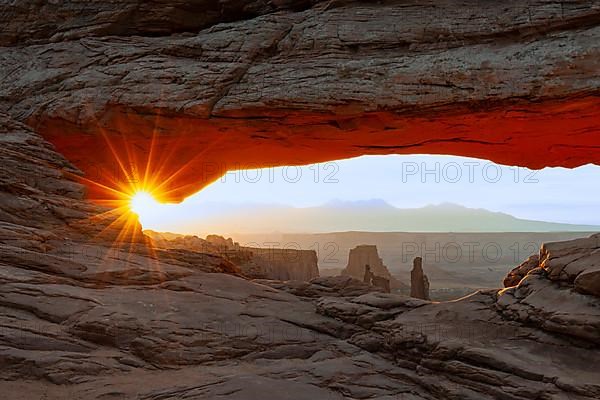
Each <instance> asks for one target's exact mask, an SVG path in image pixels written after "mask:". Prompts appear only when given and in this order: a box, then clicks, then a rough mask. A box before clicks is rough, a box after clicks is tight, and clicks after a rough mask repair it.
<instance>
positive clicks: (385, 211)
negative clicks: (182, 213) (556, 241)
mask: <svg viewBox="0 0 600 400" xmlns="http://www.w3.org/2000/svg"><path fill="white" fill-rule="evenodd" d="M202 209H203V212H202V216H201V217H200V216H199V219H198V220H195V219H194V218H193V217H190V220H189V221H188V224H187V225H188V229H187V230H192V229H190V228H192V226H191V225H197V226H198V230H199V232H208V233H220V232H229V233H233V232H238V233H259V232H290V233H292V232H312V233H318V232H342V231H370V232H581V231H585V232H589V231H600V226H594V225H573V224H564V223H554V222H544V221H533V220H525V219H519V218H516V217H513V216H512V215H509V214H505V213H501V212H493V211H489V210H485V209H481V208H467V207H463V206H461V205H457V204H452V203H442V204H438V205H428V206H425V207H422V208H410V209H403V208H397V207H394V206H392V205H390V204H388V203H386V202H385V201H383V200H380V199H372V200H365V201H357V202H348V201H341V200H334V201H331V202H328V203H326V204H324V205H322V206H318V207H306V208H295V207H290V206H285V205H268V204H254V205H243V206H239V205H238V206H236V205H227V204H223V203H218V204H217V203H206V204H204V205H203V206H202Z"/></svg>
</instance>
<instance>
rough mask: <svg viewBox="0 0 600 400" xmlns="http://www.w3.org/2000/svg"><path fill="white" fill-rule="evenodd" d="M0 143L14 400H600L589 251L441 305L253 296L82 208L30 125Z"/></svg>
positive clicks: (316, 284) (313, 291)
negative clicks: (498, 289)
mask: <svg viewBox="0 0 600 400" xmlns="http://www.w3.org/2000/svg"><path fill="white" fill-rule="evenodd" d="M0 141H1V142H2V146H1V147H0V169H1V170H2V174H1V175H0V200H1V201H0V254H1V257H0V391H1V393H2V398H4V399H32V398H39V399H64V398H74V399H131V398H139V399H145V400H159V399H160V400H166V399H181V398H186V399H205V398H229V399H244V400H251V399H264V398H265V397H266V396H268V397H269V398H281V399H307V400H308V399H343V398H351V399H379V400H384V399H385V400H389V399H413V400H418V399H430V400H433V399H439V398H448V399H509V400H517V399H532V398H539V399H567V398H570V399H594V398H598V397H599V396H600V384H599V383H598V379H597V378H598V371H597V360H598V359H600V349H598V341H599V338H600V334H599V332H600V312H599V311H598V310H600V299H599V298H598V297H596V296H594V295H591V294H589V293H590V292H593V290H591V289H590V288H593V285H590V284H589V283H586V282H593V279H589V278H586V279H585V280H584V279H583V278H580V277H581V275H582V274H587V272H581V271H583V270H585V271H588V270H589V271H591V272H593V269H592V270H590V269H588V267H585V268H583V270H582V269H581V268H580V266H586V265H592V264H591V263H593V262H594V260H595V259H596V253H595V250H594V247H593V246H592V244H593V243H594V240H595V239H594V238H591V239H586V240H583V241H581V242H571V243H568V244H548V245H545V246H544V248H543V250H542V257H541V259H542V260H543V261H542V262H543V265H542V267H541V268H537V269H533V270H531V271H530V272H529V273H528V274H527V275H526V276H525V278H524V279H522V280H521V281H520V283H519V284H518V285H517V286H515V287H512V288H508V289H505V290H503V291H501V292H499V293H497V292H496V291H488V292H480V293H476V294H474V295H472V296H469V297H467V298H463V299H461V300H458V301H453V302H448V303H432V302H428V301H422V300H416V299H411V298H407V297H402V296H398V295H393V294H384V293H380V292H373V291H371V290H372V289H371V288H366V287H363V286H365V285H362V286H361V283H360V282H358V283H357V282H355V281H352V280H351V278H348V277H337V278H317V279H316V280H313V281H312V282H310V283H303V284H298V283H290V282H273V281H249V280H247V279H244V278H242V277H241V276H239V275H238V270H237V269H236V268H235V266H233V265H232V264H231V263H229V262H228V261H227V260H225V259H223V258H221V257H218V256H215V255H210V254H203V253H200V252H194V251H186V250H184V249H173V250H156V249H154V248H152V246H151V245H150V244H149V242H148V241H146V240H145V238H144V236H143V235H142V234H141V230H140V227H139V226H138V225H136V224H135V223H133V224H131V225H129V226H127V225H123V224H122V223H120V222H119V219H118V218H117V216H115V215H113V213H111V212H107V210H103V209H101V208H99V207H97V206H94V205H90V204H89V203H87V202H86V201H84V200H82V199H83V193H84V191H83V187H82V186H81V185H79V184H77V183H75V182H73V181H71V180H69V179H67V178H66V176H71V175H73V174H77V173H78V171H77V170H76V169H75V168H74V167H73V166H72V165H70V164H69V163H68V162H67V161H66V160H65V159H64V158H63V157H62V156H60V155H59V154H57V153H56V152H55V151H54V149H53V148H52V146H50V145H49V144H48V143H47V142H45V141H44V140H43V139H42V138H41V137H40V136H38V135H37V134H36V133H35V132H33V131H31V130H30V129H29V128H27V127H26V126H25V125H22V124H20V123H17V122H14V121H12V120H10V119H9V118H8V117H6V116H0ZM124 227H128V228H127V230H126V231H123V228H124ZM117 239H119V240H117ZM577 249H579V250H577ZM574 254H577V256H573V257H571V256H572V255H574ZM575 259H576V261H573V260H575ZM565 260H572V261H569V262H567V261H565ZM563 264H564V268H562V267H559V265H563ZM593 265H595V264H593ZM575 266H577V268H575ZM559 271H561V272H559ZM576 271H579V272H578V274H577V273H576ZM555 276H558V277H560V279H559V280H556V279H555V278H554V277H555ZM563 277H565V278H564V280H561V279H563ZM572 279H573V281H572ZM578 279H581V280H580V281H579V283H577V282H578ZM582 281H583V282H584V283H583V284H582V283H581V282H582ZM578 285H579V286H578Z"/></svg>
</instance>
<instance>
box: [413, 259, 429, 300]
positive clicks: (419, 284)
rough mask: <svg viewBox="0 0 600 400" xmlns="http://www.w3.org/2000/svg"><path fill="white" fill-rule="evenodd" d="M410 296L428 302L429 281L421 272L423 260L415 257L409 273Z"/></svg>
mask: <svg viewBox="0 0 600 400" xmlns="http://www.w3.org/2000/svg"><path fill="white" fill-rule="evenodd" d="M410 296H411V297H415V298H417V299H423V300H429V279H427V275H425V273H424V272H423V259H422V258H421V257H415V259H414V260H413V269H412V270H411V271H410Z"/></svg>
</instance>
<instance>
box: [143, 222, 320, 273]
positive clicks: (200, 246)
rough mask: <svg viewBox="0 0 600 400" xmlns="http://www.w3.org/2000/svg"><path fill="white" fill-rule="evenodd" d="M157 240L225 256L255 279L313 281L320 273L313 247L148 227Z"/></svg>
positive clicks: (165, 244) (160, 244)
mask: <svg viewBox="0 0 600 400" xmlns="http://www.w3.org/2000/svg"><path fill="white" fill-rule="evenodd" d="M144 233H145V234H147V235H149V236H150V237H151V238H152V239H153V240H154V244H155V245H156V246H157V247H159V248H164V249H184V250H193V251H198V252H201V253H209V254H215V255H218V256H220V257H223V258H225V259H227V260H228V261H230V262H231V263H233V264H234V265H236V266H237V267H239V268H240V271H241V272H242V273H243V274H244V275H245V276H246V277H249V278H253V279H274V280H280V281H288V280H296V281H306V282H308V281H310V280H311V279H314V278H316V277H318V276H319V267H318V260H317V253H316V252H315V251H314V250H299V249H291V248H289V249H281V248H275V247H264V248H260V247H247V246H240V245H239V243H237V242H234V241H233V240H232V239H231V238H228V239H225V238H224V237H222V236H219V235H208V236H207V237H206V239H201V238H199V237H198V236H194V235H177V234H169V233H159V232H153V231H145V232H144Z"/></svg>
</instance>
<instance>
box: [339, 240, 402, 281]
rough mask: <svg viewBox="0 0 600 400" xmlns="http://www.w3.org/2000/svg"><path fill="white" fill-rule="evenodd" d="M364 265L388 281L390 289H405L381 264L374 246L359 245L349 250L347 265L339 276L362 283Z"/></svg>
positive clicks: (381, 261)
mask: <svg viewBox="0 0 600 400" xmlns="http://www.w3.org/2000/svg"><path fill="white" fill-rule="evenodd" d="M365 265H369V266H370V267H371V272H372V273H373V274H374V275H375V276H379V277H382V278H385V279H389V281H390V287H391V288H392V289H397V288H403V287H406V285H405V284H403V283H402V282H400V281H398V280H397V279H396V278H394V277H393V276H392V275H391V274H390V271H389V270H388V269H387V267H386V266H385V265H384V264H383V260H382V259H381V258H380V257H379V254H378V253H377V246H375V245H360V246H356V247H355V248H353V249H351V250H350V253H349V254H348V264H347V265H346V268H344V269H343V270H342V273H341V274H342V275H345V276H351V277H352V278H354V279H358V280H360V281H362V280H363V278H364V275H365Z"/></svg>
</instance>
